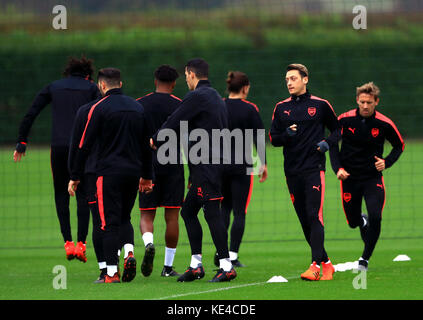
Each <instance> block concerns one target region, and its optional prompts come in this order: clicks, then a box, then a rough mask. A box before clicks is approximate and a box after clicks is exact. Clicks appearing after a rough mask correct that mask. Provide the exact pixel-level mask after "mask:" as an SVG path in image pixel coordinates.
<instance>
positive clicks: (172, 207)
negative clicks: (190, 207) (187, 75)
mask: <svg viewBox="0 0 423 320" xmlns="http://www.w3.org/2000/svg"><path fill="white" fill-rule="evenodd" d="M154 77H155V80H154V85H155V87H156V90H155V92H152V93H149V94H147V95H145V96H144V97H141V98H139V99H137V101H139V102H140V103H141V104H142V105H143V107H144V111H145V115H146V117H147V119H148V124H149V129H150V132H151V135H153V134H154V133H156V132H157V131H158V130H159V129H160V127H161V126H162V124H163V123H164V122H165V121H166V119H167V118H168V117H169V116H170V115H171V114H172V113H173V112H174V111H175V110H176V109H177V108H178V107H179V105H180V103H181V99H179V98H178V97H175V96H174V95H172V91H173V89H174V88H175V84H176V79H177V78H178V77H179V75H178V72H177V71H176V70H175V69H174V68H172V67H171V66H169V65H161V66H159V67H158V68H157V69H156V71H155V73H154ZM178 151H179V149H178ZM179 154H180V152H178V158H179ZM153 169H154V177H153V185H154V188H153V191H152V192H151V193H148V194H146V193H142V192H140V195H139V204H140V211H141V220H140V230H141V234H142V239H143V241H144V245H145V255H144V260H143V263H142V265H141V272H142V274H143V275H144V276H146V277H148V276H149V275H150V274H151V272H152V270H153V259H154V255H155V247H154V244H153V223H154V218H155V216H156V210H157V207H163V208H164V218H165V221H166V232H165V242H166V248H165V259H164V267H163V270H162V273H161V276H163V277H169V276H180V274H178V273H177V272H176V271H175V270H173V260H174V258H175V252H176V245H177V244H178V238H179V222H178V218H179V210H180V208H181V207H182V202H183V200H184V189H185V185H184V184H185V182H184V167H183V164H182V163H180V164H166V165H163V164H160V162H159V160H158V159H157V151H154V152H153Z"/></svg>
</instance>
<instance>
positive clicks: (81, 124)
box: [68, 106, 89, 172]
mask: <svg viewBox="0 0 423 320" xmlns="http://www.w3.org/2000/svg"><path fill="white" fill-rule="evenodd" d="M88 110H89V109H88ZM87 117H88V112H86V108H85V106H82V107H80V108H79V109H78V111H77V113H76V116H75V122H74V123H73V126H72V133H71V140H70V144H69V156H68V169H69V172H70V171H71V164H72V163H74V162H75V157H76V153H77V152H78V146H79V142H80V141H81V137H82V133H83V132H84V128H85V124H86V120H87Z"/></svg>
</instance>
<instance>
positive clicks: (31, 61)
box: [0, 0, 423, 247]
mask: <svg viewBox="0 0 423 320" xmlns="http://www.w3.org/2000/svg"><path fill="white" fill-rule="evenodd" d="M58 4H60V5H64V6H65V7H66V9H67V29H66V30H55V29H54V28H53V27H52V21H53V18H54V17H55V16H56V15H57V14H53V13H52V10H53V7H54V6H55V5H58ZM356 5H362V6H364V7H365V8H366V9H367V29H359V30H356V29H354V28H353V25H352V22H353V19H354V18H355V17H356V16H357V13H353V9H354V7H355V6H356ZM81 55H85V56H86V57H88V58H91V59H93V60H94V61H95V67H96V69H97V70H98V69H99V68H102V67H109V66H113V67H117V68H119V69H121V71H122V75H123V82H124V84H123V89H124V92H125V93H126V94H127V95H129V96H132V97H134V98H138V97H141V96H143V95H145V94H147V93H149V92H151V91H153V90H154V86H153V73H154V70H155V69H156V68H157V66H159V65H160V64H165V63H166V64H170V65H173V66H174V67H176V68H177V70H178V71H179V72H180V75H181V77H180V78H179V80H178V82H177V86H176V88H175V92H174V94H175V95H177V96H179V97H180V98H183V96H184V95H185V94H186V92H187V87H186V84H185V80H184V75H183V69H184V65H185V63H186V62H187V60H189V59H191V58H194V57H202V58H204V59H205V60H207V61H208V62H209V64H210V79H211V82H212V84H213V86H214V87H215V88H216V89H217V90H218V91H219V92H220V93H221V95H222V96H225V95H227V93H226V92H225V88H226V87H225V78H226V75H227V72H228V71H229V70H240V71H243V72H245V73H247V74H248V76H249V78H250V81H251V90H250V95H249V97H248V100H250V101H252V102H254V103H255V104H257V106H258V108H259V109H260V114H261V117H262V119H263V122H264V124H265V127H266V129H269V127H270V124H271V119H272V112H273V109H274V106H275V104H276V103H277V102H278V101H281V100H283V99H285V98H286V97H288V95H289V94H288V92H287V90H286V87H285V84H284V75H285V67H286V65H288V64H289V63H293V62H297V63H303V64H305V65H306V66H307V67H308V69H309V71H310V84H309V89H310V91H311V92H312V93H313V94H314V95H317V96H319V97H322V98H324V99H327V100H329V101H330V102H331V104H332V105H333V107H334V109H335V111H336V113H337V114H338V115H339V114H341V113H343V112H345V111H347V110H350V109H352V108H355V106H356V104H355V89H356V87H357V86H360V85H361V84H363V83H365V82H368V81H374V82H375V83H376V84H377V85H378V86H379V87H380V89H381V96H380V98H381V102H380V105H379V107H378V109H379V111H380V112H382V113H383V114H385V115H386V116H388V117H389V118H391V119H392V120H393V121H394V122H395V124H396V125H397V127H398V129H399V131H400V132H401V134H402V135H403V137H404V139H405V143H406V147H405V152H404V154H403V155H402V157H401V158H400V159H399V161H398V163H397V164H395V165H394V166H393V167H392V168H391V169H389V170H387V172H386V174H385V182H386V185H387V202H386V207H385V211H384V215H383V219H384V221H383V226H382V235H381V236H382V237H385V238H397V237H398V238H416V237H417V238H421V237H422V236H423V231H422V230H423V217H422V213H423V210H422V209H423V206H422V202H421V201H420V197H421V192H420V191H419V190H420V189H421V187H422V186H423V182H422V181H423V164H422V163H423V160H422V159H423V158H422V157H423V141H422V138H423V72H422V67H423V63H422V58H423V1H421V0H401V1H400V0H361V1H347V0H298V1H293V0H213V1H207V0H185V1H183V0H180V1H176V0H155V1H145V0H141V1H130V0H101V1H100V0H91V1H83V0H72V1H68V0H66V1H60V3H58V1H56V0H53V1H51V0H45V1H30V0H28V1H24V0H1V1H0V72H1V76H0V186H1V187H0V188H1V189H0V247H7V246H10V245H12V244H13V245H14V246H17V247H19V246H28V244H30V245H33V246H49V245H50V246H51V245H61V236H60V232H59V224H58V220H57V218H56V217H55V209H54V198H53V187H52V179H51V172H50V168H49V166H50V164H49V142H50V128H51V111H50V108H49V107H46V108H45V109H44V110H43V111H42V112H41V114H40V115H39V117H38V118H37V119H36V121H35V123H34V125H33V127H32V130H31V132H30V136H29V144H28V149H27V155H26V157H25V158H24V159H23V161H22V162H21V163H18V164H16V163H13V160H12V154H13V150H14V148H15V144H16V139H17V135H18V127H19V123H20V121H21V119H22V117H23V116H24V114H25V112H26V111H27V110H28V108H29V107H30V105H31V103H32V100H33V99H34V97H35V95H36V94H37V93H38V92H39V90H41V89H42V88H43V87H44V86H45V85H47V84H48V83H50V82H52V81H53V80H56V79H59V78H61V77H62V73H63V70H64V67H65V64H66V62H67V59H68V58H69V57H71V56H76V57H80V56H81ZM389 151H390V145H389V144H387V145H386V147H385V155H386V154H387V153H388V152H389ZM268 161H269V179H268V181H266V182H265V183H264V184H259V183H258V181H256V184H255V186H254V191H253V197H252V200H251V204H250V207H249V211H248V217H247V228H246V233H245V238H244V239H245V241H252V242H253V241H284V240H303V235H302V231H301V229H300V226H299V223H298V221H297V217H296V216H295V212H294V210H293V208H292V204H291V203H290V198H289V193H288V191H287V188H286V183H285V179H284V176H283V172H282V165H283V159H282V150H281V149H276V148H273V147H271V146H270V145H268ZM326 180H327V190H326V200H325V214H324V217H325V226H326V237H327V239H350V238H354V239H356V238H357V239H358V237H359V235H358V232H356V231H357V230H350V229H349V228H348V226H347V224H346V221H345V216H344V214H343V211H342V206H341V200H340V191H339V183H338V181H337V180H336V177H335V175H334V173H333V172H332V170H331V169H330V164H329V160H327V174H326ZM72 205H73V206H74V203H73V204H72ZM363 210H364V211H365V208H363ZM75 215H76V214H75V213H74V214H73V218H72V219H75ZM138 219H139V211H138V202H136V204H135V208H134V215H133V221H134V228H135V229H136V230H137V229H138V227H137V224H138ZM162 220H163V219H161V217H160V214H158V217H157V218H156V221H157V223H158V226H157V227H156V229H155V230H156V232H157V236H156V239H158V240H157V241H162V243H163V229H164V228H163V225H162V226H160V223H161V224H162ZM73 221H74V220H73ZM180 221H181V229H180V230H181V241H180V243H182V244H187V237H186V231H185V227H184V226H183V223H182V219H181V220H180ZM203 222H204V221H203ZM73 226H74V229H73V233H74V235H75V237H76V223H75V222H73ZM207 237H208V232H207ZM207 239H208V241H209V242H210V238H207ZM137 241H138V244H141V240H140V237H139V238H138V239H137Z"/></svg>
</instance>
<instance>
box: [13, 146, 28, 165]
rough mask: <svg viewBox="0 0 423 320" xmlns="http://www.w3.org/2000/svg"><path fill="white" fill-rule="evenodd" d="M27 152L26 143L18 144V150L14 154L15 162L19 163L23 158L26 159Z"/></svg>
mask: <svg viewBox="0 0 423 320" xmlns="http://www.w3.org/2000/svg"><path fill="white" fill-rule="evenodd" d="M25 151H26V143H25V142H18V144H17V145H16V149H15V151H14V152H13V161H15V162H19V161H21V159H22V156H24V157H25Z"/></svg>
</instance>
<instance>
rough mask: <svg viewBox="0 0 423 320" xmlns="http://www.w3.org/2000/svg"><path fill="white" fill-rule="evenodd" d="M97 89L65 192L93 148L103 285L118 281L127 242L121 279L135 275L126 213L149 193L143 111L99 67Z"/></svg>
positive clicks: (112, 72)
mask: <svg viewBox="0 0 423 320" xmlns="http://www.w3.org/2000/svg"><path fill="white" fill-rule="evenodd" d="M98 86H99V88H100V91H101V93H102V95H103V98H102V99H100V100H98V101H95V102H94V103H91V108H90V111H89V114H88V118H87V120H86V124H85V129H84V132H83V133H82V137H81V140H80V142H79V146H78V151H77V153H76V155H75V161H73V162H72V163H70V169H71V181H70V182H69V187H68V190H69V193H70V194H71V195H73V192H74V191H75V190H76V189H77V187H78V185H79V181H80V178H81V177H82V176H83V174H84V170H85V166H86V161H87V158H88V157H89V155H90V154H91V153H93V152H96V150H97V157H96V158H97V162H96V172H95V173H96V177H97V180H96V187H97V188H96V191H97V205H98V212H99V216H100V221H101V225H100V229H101V231H100V232H102V233H103V250H104V256H105V260H106V265H107V274H106V276H105V280H104V282H105V283H117V282H120V275H119V273H118V262H119V261H118V250H119V249H120V248H121V245H122V242H123V243H126V244H130V245H131V248H130V249H132V250H130V249H129V248H127V249H128V250H125V254H126V253H127V256H126V257H125V266H124V268H125V270H124V274H123V276H122V281H131V280H132V279H133V278H134V277H135V272H136V261H135V258H134V257H133V247H134V230H133V228H132V224H131V210H132V207H133V205H134V202H135V199H136V197H137V189H138V187H139V188H140V190H141V191H145V192H150V191H151V189H152V181H151V178H152V163H151V162H152V154H151V149H150V148H149V146H148V137H149V136H148V131H147V127H146V119H145V115H144V109H143V107H142V106H140V104H139V103H138V102H137V101H136V100H134V99H132V98H130V97H127V96H125V95H123V94H122V90H121V87H122V82H121V80H120V71H119V70H118V69H115V68H105V69H101V70H100V71H99V73H98ZM95 144H97V148H95ZM140 177H141V179H140ZM122 231H125V232H122ZM123 237H125V238H123ZM128 264H129V265H128ZM125 271H126V273H125Z"/></svg>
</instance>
